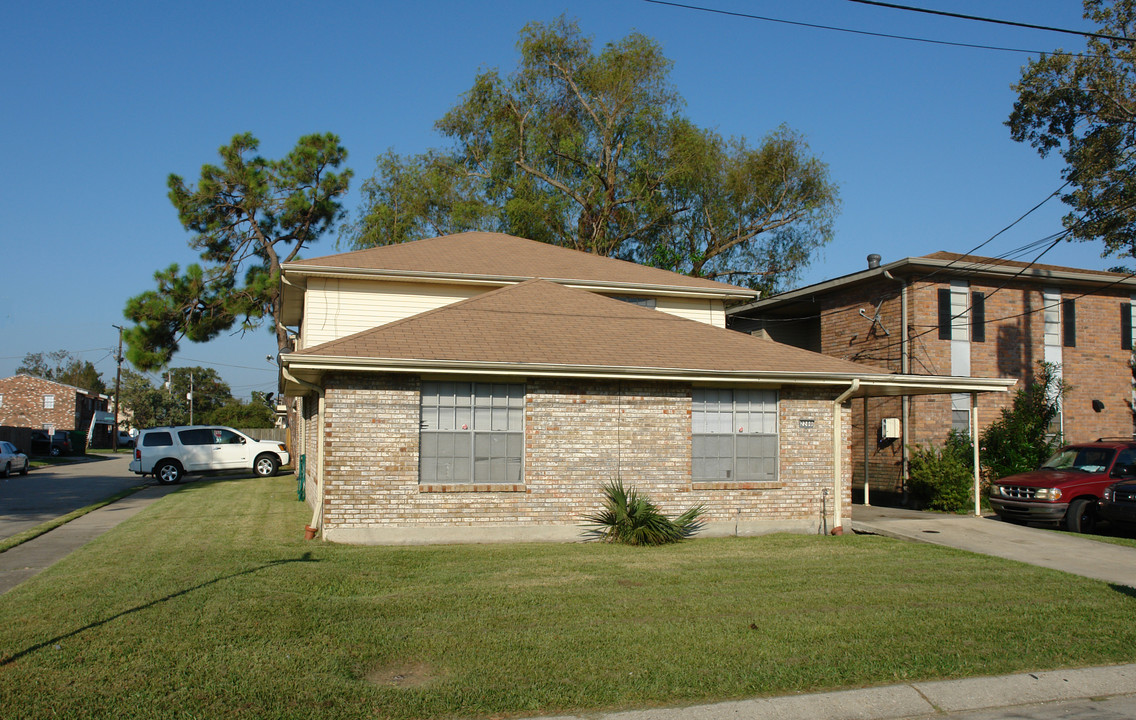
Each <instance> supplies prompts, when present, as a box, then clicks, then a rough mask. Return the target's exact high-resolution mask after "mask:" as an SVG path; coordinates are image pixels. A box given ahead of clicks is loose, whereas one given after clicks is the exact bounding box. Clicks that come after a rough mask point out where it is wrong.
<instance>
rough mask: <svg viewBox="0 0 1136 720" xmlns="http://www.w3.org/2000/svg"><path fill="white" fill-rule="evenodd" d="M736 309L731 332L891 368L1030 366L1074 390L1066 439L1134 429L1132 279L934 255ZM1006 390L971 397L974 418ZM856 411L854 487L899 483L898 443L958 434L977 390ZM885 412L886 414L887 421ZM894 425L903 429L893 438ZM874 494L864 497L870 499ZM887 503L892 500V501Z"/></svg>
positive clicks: (1065, 416)
mask: <svg viewBox="0 0 1136 720" xmlns="http://www.w3.org/2000/svg"><path fill="white" fill-rule="evenodd" d="M868 265H869V266H868V268H867V269H865V270H862V271H860V272H856V273H852V274H849V275H844V276H842V277H838V278H835V279H832V280H828V281H825V282H822V283H817V284H815V285H810V286H808V287H803V288H800V289H798V290H793V291H791V292H787V293H782V294H780V295H777V296H774V297H770V298H766V299H763V300H759V301H756V302H751V303H748V304H745V305H741V306H736V307H733V308H731V309H730V310H729V311H728V321H727V324H728V326H729V327H731V328H733V329H735V330H740V331H743V332H747V333H757V334H759V335H764V336H767V337H770V338H772V339H774V340H778V341H780V342H785V343H788V344H792V345H795V346H797V347H802V348H807V349H810V350H814V351H816V352H821V353H824V354H826V355H829V356H832V357H836V358H840V359H844V360H849V361H852V362H855V363H863V364H870V365H872V366H876V367H883V368H887V369H889V370H891V371H893V372H900V373H904V372H912V373H931V374H935V375H950V376H960V377H965V376H970V377H975V378H978V377H1004V378H1015V379H1017V380H1019V381H1020V382H1022V383H1028V382H1029V381H1030V380H1031V379H1032V378H1034V377H1035V376H1036V373H1037V369H1038V367H1037V363H1038V361H1048V362H1052V363H1055V364H1057V365H1059V367H1060V373H1061V375H1062V378H1063V379H1064V381H1065V382H1066V383H1067V384H1068V385H1069V386H1071V390H1070V391H1069V392H1068V394H1067V395H1066V396H1065V398H1064V401H1063V403H1062V406H1061V414H1060V417H1059V421H1058V423H1057V424H1056V426H1055V427H1054V430H1059V431H1061V432H1062V433H1063V434H1064V436H1065V437H1066V438H1068V439H1069V440H1071V441H1083V440H1089V439H1095V438H1097V437H1104V436H1123V437H1131V436H1132V433H1133V408H1132V370H1131V367H1130V365H1129V361H1130V358H1131V354H1132V332H1133V331H1132V328H1133V308H1134V307H1136V279H1133V278H1131V277H1128V276H1126V275H1121V274H1117V273H1110V272H1101V271H1093V270H1080V269H1076V268H1068V267H1057V266H1051V265H1037V264H1029V263H1023V262H1015V261H1008V260H999V259H995V258H984V257H974V256H970V257H964V256H962V255H958V254H955V253H947V252H938V253H934V254H932V255H927V256H925V257H915V258H904V259H902V260H897V261H895V262H892V263H888V264H885V265H880V264H879V257H878V256H869V264H868ZM1011 399H1012V396H1010V395H1005V394H988V395H984V396H982V397H981V398H978V399H976V401H975V402H976V405H975V412H977V426H978V427H979V428H985V427H986V426H987V425H989V424H990V423H991V422H993V421H994V420H997V419H998V418H999V417H1000V415H1001V413H1000V410H1001V409H1002V408H1004V407H1006V406H1008V405H1009V402H1010V401H1011ZM857 405H858V407H857V408H856V409H855V411H854V412H853V418H854V420H853V428H852V436H853V446H854V449H853V456H854V460H853V478H854V480H853V484H854V486H855V487H857V488H863V487H864V482H865V478H868V479H869V483H868V489H869V490H870V492H871V493H877V492H882V493H886V494H888V495H892V494H895V493H900V492H901V491H902V485H903V478H904V475H905V468H904V465H905V462H906V452H905V449H906V448H908V447H909V446H911V445H915V444H922V445H927V444H934V445H940V444H941V443H942V442H943V441H944V440H945V439H946V436H947V434H948V432H949V431H950V430H951V429H952V428H953V429H956V430H961V431H966V430H967V429H968V427H969V426H970V425H969V423H970V422H971V417H970V413H971V397H970V396H966V395H962V394H956V395H940V396H927V397H920V398H914V397H912V398H904V399H900V398H864V399H863V400H861V401H859V402H858V403H857ZM885 418H892V419H893V420H892V421H890V424H887V427H886V428H885V422H884V419H885ZM895 431H898V432H895ZM869 497H870V493H869ZM889 499H895V498H894V497H893V498H889Z"/></svg>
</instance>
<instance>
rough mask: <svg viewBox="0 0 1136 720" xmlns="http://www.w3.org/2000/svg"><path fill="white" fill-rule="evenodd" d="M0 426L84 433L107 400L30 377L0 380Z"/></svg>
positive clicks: (16, 376) (103, 397) (80, 389)
mask: <svg viewBox="0 0 1136 720" xmlns="http://www.w3.org/2000/svg"><path fill="white" fill-rule="evenodd" d="M0 397H2V398H3V401H2V402H0V426H8V427H15V428H31V429H34V430H51V431H55V430H87V429H88V428H89V427H90V425H91V418H92V417H93V416H94V414H95V412H96V411H99V412H101V411H105V410H106V409H107V402H108V400H109V398H108V397H107V396H106V395H102V394H100V393H97V392H93V391H90V390H84V389H82V388H77V387H72V386H71V385H64V384H63V383H57V382H53V381H51V380H44V379H43V378H39V377H35V376H33V375H13V376H12V377H6V378H0Z"/></svg>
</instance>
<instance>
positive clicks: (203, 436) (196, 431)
mask: <svg viewBox="0 0 1136 720" xmlns="http://www.w3.org/2000/svg"><path fill="white" fill-rule="evenodd" d="M178 439H179V440H181V444H182V445H212V444H213V431H212V430H210V429H209V428H193V429H192V430H179V431H178Z"/></svg>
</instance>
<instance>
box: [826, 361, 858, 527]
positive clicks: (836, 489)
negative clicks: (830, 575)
mask: <svg viewBox="0 0 1136 720" xmlns="http://www.w3.org/2000/svg"><path fill="white" fill-rule="evenodd" d="M859 389H860V379H859V378H855V379H853V380H852V384H851V385H850V386H849V387H848V389H847V390H845V391H844V392H842V393H840V395H838V396H837V398H836V399H835V400H833V401H832V490H833V494H834V495H835V497H834V498H833V500H832V532H833V534H834V535H840V534H842V533H843V532H844V527H843V526H842V525H841V518H842V517H843V515H844V463H843V462H842V461H841V452H840V446H841V445H842V443H841V442H840V431H841V429H842V426H843V424H844V423H843V422H842V417H841V412H840V406H841V405H842V404H844V401H845V400H847V399H848V398H850V397H852V395H853V394H854V393H855V392H856V391H857V390H859ZM865 479H866V478H865Z"/></svg>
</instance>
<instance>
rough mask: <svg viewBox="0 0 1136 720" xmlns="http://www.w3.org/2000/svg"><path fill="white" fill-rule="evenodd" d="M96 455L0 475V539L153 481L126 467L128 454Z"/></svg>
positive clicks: (128, 459) (128, 460)
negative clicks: (18, 473)
mask: <svg viewBox="0 0 1136 720" xmlns="http://www.w3.org/2000/svg"><path fill="white" fill-rule="evenodd" d="M98 457H99V459H97V460H80V461H77V462H73V463H69V464H66V465H49V466H47V467H42V468H35V469H33V470H32V471H31V472H29V473H28V474H27V475H14V476H12V477H10V478H7V479H2V478H0V540H2V539H4V538H7V537H11V536H12V535H15V534H16V533H19V532H23V531H24V530H27V529H28V528H32V527H35V526H36V525H39V524H40V523H44V522H47V521H48V520H53V519H55V518H57V517H59V516H60V515H66V514H67V513H69V512H71V511H72V510H78V509H79V508H81V507H86V506H87V505H90V504H92V503H96V502H99V501H100V500H105V499H106V498H108V497H110V496H111V495H114V494H115V493H117V492H120V491H122V490H125V489H127V488H131V487H134V486H136V485H142V484H146V483H150V482H153V479H152V478H146V479H143V478H142V477H140V476H138V475H135V474H133V473H131V472H130V471H129V470H128V469H127V467H128V466H129V465H130V455H128V454H125V453H123V454H120V455H114V456H111V455H106V456H98Z"/></svg>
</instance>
